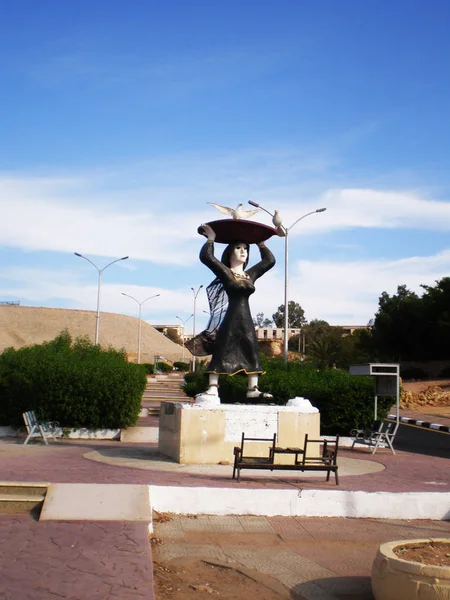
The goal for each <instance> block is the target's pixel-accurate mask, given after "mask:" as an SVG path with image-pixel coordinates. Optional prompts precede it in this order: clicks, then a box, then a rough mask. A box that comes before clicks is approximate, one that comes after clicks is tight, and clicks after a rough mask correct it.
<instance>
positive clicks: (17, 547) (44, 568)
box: [0, 515, 153, 600]
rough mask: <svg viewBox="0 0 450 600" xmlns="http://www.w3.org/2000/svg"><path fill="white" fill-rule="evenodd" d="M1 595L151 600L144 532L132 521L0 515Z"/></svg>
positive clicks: (19, 599)
mask: <svg viewBox="0 0 450 600" xmlns="http://www.w3.org/2000/svg"><path fill="white" fill-rule="evenodd" d="M0 573H1V577H0V599H1V600H51V599H53V598H54V599H69V598H70V600H105V599H109V598H111V599H113V598H116V599H117V600H138V599H139V598H141V599H144V598H145V600H151V599H152V598H153V577H152V567H151V554H150V547H149V544H148V532H147V526H146V525H145V524H136V523H111V522H108V523H98V522H97V523H88V522H81V523H80V522H77V523H67V522H62V521H56V522H42V521H41V522H36V521H35V520H34V519H33V518H32V517H31V516H30V515H20V516H7V515H0Z"/></svg>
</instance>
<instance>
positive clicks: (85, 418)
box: [0, 332, 146, 429]
mask: <svg viewBox="0 0 450 600" xmlns="http://www.w3.org/2000/svg"><path fill="white" fill-rule="evenodd" d="M145 385H146V375H145V369H144V368H142V366H141V365H136V364H131V363H129V362H128V361H127V357H126V354H125V352H123V351H118V350H115V349H113V348H109V349H107V350H104V349H102V348H100V346H96V345H94V344H92V343H91V342H89V340H87V339H84V338H81V339H77V340H76V341H75V342H72V339H71V337H70V335H69V334H68V333H67V332H63V333H61V334H60V335H59V336H58V337H56V338H55V339H54V340H52V341H51V342H47V343H45V344H41V345H35V346H30V347H27V348H21V349H20V350H14V349H13V348H9V349H7V350H5V351H4V352H3V354H1V355H0V423H3V424H5V425H6V424H7V425H16V426H23V421H22V413H23V412H25V411H27V410H36V411H37V412H38V414H39V416H40V417H41V418H42V419H48V420H52V421H59V423H60V425H61V426H63V427H87V428H92V429H98V428H118V427H126V426H129V425H133V424H134V423H135V422H136V420H137V417H138V415H139V411H140V408H141V398H142V394H143V392H144V389H145Z"/></svg>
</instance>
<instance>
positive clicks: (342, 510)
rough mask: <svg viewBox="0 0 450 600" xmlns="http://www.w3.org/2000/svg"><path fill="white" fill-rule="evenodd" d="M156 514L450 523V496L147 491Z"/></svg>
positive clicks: (158, 488) (195, 489)
mask: <svg viewBox="0 0 450 600" xmlns="http://www.w3.org/2000/svg"><path fill="white" fill-rule="evenodd" d="M149 487H150V503H151V506H152V509H153V510H157V511H159V512H169V513H175V514H193V515H200V514H206V515H264V516H268V517H272V516H303V517H352V518H374V519H434V520H448V519H450V509H449V507H450V493H449V492H445V493H435V492H409V493H389V492H351V491H347V490H267V489H236V487H233V488H206V487H202V488H200V487H171V486H164V487H163V486H153V485H151V486H149Z"/></svg>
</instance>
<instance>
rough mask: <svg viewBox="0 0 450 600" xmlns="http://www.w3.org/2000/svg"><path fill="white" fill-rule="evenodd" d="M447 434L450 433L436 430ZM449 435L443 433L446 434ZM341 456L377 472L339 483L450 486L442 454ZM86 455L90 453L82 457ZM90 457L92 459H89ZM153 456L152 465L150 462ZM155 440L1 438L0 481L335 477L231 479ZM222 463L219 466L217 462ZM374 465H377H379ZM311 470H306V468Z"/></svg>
mask: <svg viewBox="0 0 450 600" xmlns="http://www.w3.org/2000/svg"><path fill="white" fill-rule="evenodd" d="M435 435H442V436H444V435H445V436H447V437H448V439H449V440H450V434H444V433H442V434H435ZM446 439H447V438H446ZM339 455H340V457H341V459H343V458H348V459H351V460H355V459H357V458H360V459H363V460H364V461H369V462H374V463H376V464H377V465H378V466H381V470H378V471H377V472H366V474H362V475H358V476H357V477H355V476H351V475H348V476H345V475H344V476H342V477H341V482H340V486H339V489H340V490H352V491H358V490H361V491H367V492H377V491H378V492H430V491H442V492H448V491H450V477H449V462H448V459H446V458H439V457H435V456H427V455H421V454H413V453H410V452H401V451H398V452H397V454H396V455H395V456H394V455H393V454H391V452H390V451H389V450H385V449H382V450H379V451H377V453H376V454H375V455H374V456H373V455H372V454H371V453H370V452H369V451H368V450H367V448H363V447H361V448H359V449H356V448H355V450H349V449H345V448H343V449H342V450H340V451H339ZM121 456H122V457H123V459H126V458H127V457H130V456H131V457H133V456H135V457H136V458H135V460H134V461H133V465H132V466H130V465H129V464H128V465H124V466H119V464H120V462H121V459H120V457H121ZM86 457H87V458H88V459H86ZM89 458H90V459H91V460H89ZM152 462H154V468H152ZM162 462H163V463H164V469H162V468H160V466H161V457H159V456H158V455H157V449H156V445H154V444H124V443H120V442H106V441H103V442H97V441H92V440H89V441H88V440H86V441H84V440H83V441H81V440H63V441H61V442H56V443H50V445H49V446H44V445H43V444H42V443H41V442H34V443H32V444H31V443H30V444H28V445H27V446H24V445H23V444H22V443H21V440H20V439H18V438H9V439H7V438H2V440H1V441H0V481H44V482H51V483H139V484H153V485H181V486H199V487H201V486H205V485H206V486H209V487H223V486H226V487H237V488H245V487H248V488H261V487H264V488H267V487H268V488H273V489H278V488H283V489H286V488H291V487H292V486H295V487H301V488H302V489H335V488H336V486H335V485H334V482H333V481H331V480H330V482H328V483H327V482H325V481H324V480H325V477H323V479H320V478H317V477H314V476H306V474H301V477H300V476H297V478H294V479H293V478H292V477H291V476H288V475H286V474H284V473H283V472H281V471H279V472H274V474H273V475H272V476H268V474H267V472H265V474H264V476H263V477H256V476H254V474H252V473H251V472H248V473H247V472H246V471H244V472H243V473H242V479H241V482H240V483H237V482H235V481H233V480H232V479H231V474H232V467H231V466H230V465H228V466H226V465H218V466H216V468H215V472H205V470H204V469H203V470H202V469H199V470H197V472H195V470H193V469H192V468H190V467H186V466H183V465H178V464H176V463H174V462H170V461H167V460H166V461H162ZM219 467H220V468H219ZM377 468H378V467H377ZM308 475H309V474H308Z"/></svg>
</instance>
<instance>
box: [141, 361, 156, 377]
mask: <svg viewBox="0 0 450 600" xmlns="http://www.w3.org/2000/svg"><path fill="white" fill-rule="evenodd" d="M141 367H142V368H143V369H145V372H146V374H147V375H153V364H152V363H142V364H141Z"/></svg>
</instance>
